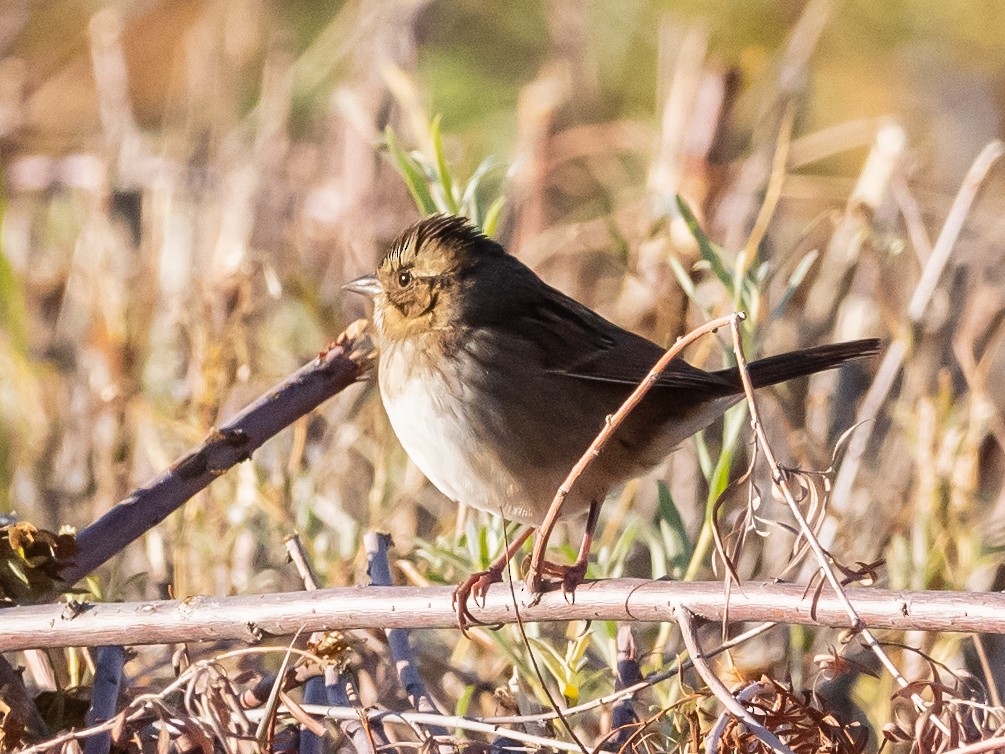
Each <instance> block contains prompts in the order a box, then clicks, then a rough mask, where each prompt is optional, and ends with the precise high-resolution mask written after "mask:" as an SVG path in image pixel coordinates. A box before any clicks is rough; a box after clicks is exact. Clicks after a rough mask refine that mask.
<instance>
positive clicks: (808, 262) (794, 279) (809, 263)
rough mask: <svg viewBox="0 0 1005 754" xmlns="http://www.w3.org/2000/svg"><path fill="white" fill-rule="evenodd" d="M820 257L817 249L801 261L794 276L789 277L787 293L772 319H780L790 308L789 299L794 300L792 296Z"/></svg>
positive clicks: (783, 295) (776, 307)
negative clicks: (786, 308) (788, 307)
mask: <svg viewBox="0 0 1005 754" xmlns="http://www.w3.org/2000/svg"><path fill="white" fill-rule="evenodd" d="M818 256H820V253H819V252H818V251H817V250H816V249H811V250H810V251H809V252H807V253H806V256H804V257H803V258H802V259H800V260H799V264H797V265H796V269H794V270H793V271H792V274H791V275H789V280H788V282H787V283H786V284H785V293H783V294H782V298H781V300H779V302H778V304H777V305H776V306H775V309H774V311H773V312H772V313H771V315H772V317H779V316H781V314H782V312H783V311H785V307H786V306H788V303H789V299H791V298H792V294H794V293H795V292H796V290H797V289H798V288H799V286H800V285H802V283H803V280H805V279H806V276H807V275H808V274H809V271H810V268H811V267H813V263H814V262H816V261H817V257H818Z"/></svg>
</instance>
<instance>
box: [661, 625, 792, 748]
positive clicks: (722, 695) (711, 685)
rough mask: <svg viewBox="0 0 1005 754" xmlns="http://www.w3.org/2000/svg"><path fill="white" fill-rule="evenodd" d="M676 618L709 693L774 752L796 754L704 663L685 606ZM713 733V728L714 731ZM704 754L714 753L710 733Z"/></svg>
mask: <svg viewBox="0 0 1005 754" xmlns="http://www.w3.org/2000/svg"><path fill="white" fill-rule="evenodd" d="M674 615H675V616H676V618H677V625H679V626H680V633H681V638H683V639H684V646H685V647H687V651H688V654H690V655H691V662H692V663H693V664H694V669H695V670H696V671H697V672H698V675H700V676H701V679H702V680H703V681H705V684H706V685H707V686H708V689H709V691H711V692H712V693H713V694H714V695H715V698H716V699H718V700H719V703H720V704H722V706H723V707H725V708H726V710H727V711H728V712H729V713H730V714H732V715H733V716H734V717H736V718H739V719H740V720H742V721H743V724H744V725H746V726H747V729H748V730H749V731H750V732H751V733H753V734H754V735H755V736H756V737H757V738H758V739H760V740H761V741H763V742H764V743H766V744H767V745H768V746H770V747H771V748H772V749H774V750H775V751H779V752H782V754H795V753H794V752H793V751H792V749H790V748H789V747H788V746H786V745H785V744H783V743H782V742H781V740H780V739H779V738H778V736H776V735H775V734H774V733H772V732H771V731H770V730H768V729H767V728H765V727H764V726H763V725H761V724H760V723H759V722H757V720H756V719H754V716H753V715H751V714H750V713H749V712H748V711H747V710H746V709H745V708H744V706H743V705H742V704H740V703H739V702H738V701H737V700H736V697H735V696H733V695H732V693H730V691H729V689H728V688H726V684H724V683H723V682H722V681H721V680H719V676H717V675H716V674H715V671H713V670H712V668H711V666H710V665H709V664H708V662H707V661H706V660H705V655H704V654H703V653H702V651H701V647H700V646H699V645H698V630H697V627H696V626H695V622H694V614H693V613H691V611H690V610H688V609H687V608H686V607H680V608H679V609H677V610H675V611H674ZM713 730H714V729H713ZM705 751H708V752H711V751H713V749H712V739H711V734H710V737H709V739H707V740H706V745H705Z"/></svg>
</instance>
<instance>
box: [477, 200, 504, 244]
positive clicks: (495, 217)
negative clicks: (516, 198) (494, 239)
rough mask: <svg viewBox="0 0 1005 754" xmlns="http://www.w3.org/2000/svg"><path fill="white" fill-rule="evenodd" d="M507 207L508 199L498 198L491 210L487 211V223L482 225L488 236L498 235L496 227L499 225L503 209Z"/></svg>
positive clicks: (491, 205)
mask: <svg viewBox="0 0 1005 754" xmlns="http://www.w3.org/2000/svg"><path fill="white" fill-rule="evenodd" d="M505 206H506V197H505V196H500V197H498V198H497V199H496V200H495V201H494V202H492V204H490V205H489V208H488V209H487V210H486V211H485V221H484V222H483V223H482V230H483V231H484V232H485V235H487V236H494V235H495V234H496V226H497V225H498V224H499V216H500V214H501V213H502V208H503V207H505Z"/></svg>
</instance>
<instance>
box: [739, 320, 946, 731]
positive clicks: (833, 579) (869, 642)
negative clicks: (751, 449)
mask: <svg viewBox="0 0 1005 754" xmlns="http://www.w3.org/2000/svg"><path fill="white" fill-rule="evenodd" d="M741 319H742V316H741V315H740V314H734V315H733V317H732V318H731V320H730V323H729V327H730V332H731V333H732V335H733V355H734V356H735V358H736V365H737V369H738V370H739V372H740V381H741V382H742V383H743V392H744V394H745V395H746V398H747V406H748V408H749V410H750V427H751V429H753V431H754V435H755V436H756V438H757V444H758V445H759V446H760V448H761V450H762V451H763V452H764V459H765V461H767V463H768V467H769V468H770V469H771V481H772V483H773V484H774V486H775V489H777V490H778V491H779V492H780V493H781V494H782V497H784V498H785V502H786V504H788V506H789V511H790V512H791V513H792V517H793V518H794V519H795V520H796V522H797V523H798V524H799V530H800V532H801V533H802V536H803V538H804V539H805V540H806V543H807V544H808V545H809V547H810V549H811V550H812V551H813V555H814V556H815V557H816V560H817V563H818V564H819V566H820V570H821V571H822V572H823V574H824V577H825V578H826V579H827V581H828V583H829V584H830V585H831V588H832V589H833V590H834V594H835V596H836V597H837V599H838V601H839V602H840V603H841V606H842V607H843V608H844V610H845V612H846V613H847V615H848V621H849V623H850V626H851V628H852V630H853V631H855V632H856V633H858V634H859V635H860V636H861V637H862V640H863V641H864V642H865V644H866V646H868V647H869V649H871V650H872V652H873V654H875V655H876V657H877V658H879V661H880V663H882V665H883V667H885V668H886V669H887V671H888V672H889V673H890V675H892V676H893V678H894V680H896V681H897V684H898V685H899V686H900V687H901V688H906V687H907V686H908V681H907V679H906V678H904V676H903V674H902V673H901V672H900V670H898V669H897V666H896V665H894V664H893V661H892V660H891V659H890V658H889V657H888V656H887V654H886V652H885V651H884V650H883V647H882V646H880V644H879V642H878V641H877V640H876V637H875V636H873V635H872V632H871V631H870V630H869V629H868V627H867V626H866V625H865V623H864V622H863V621H862V618H861V617H860V616H859V614H858V611H856V610H855V607H854V606H853V605H852V603H851V600H849V599H848V596H847V595H846V594H845V589H844V587H843V586H842V584H841V581H840V579H839V578H838V576H837V573H836V572H835V570H834V565H833V563H832V562H831V558H830V556H829V555H828V554H827V553H826V552H824V549H823V546H822V545H821V544H820V540H818V539H817V536H816V534H815V533H814V531H813V529H812V527H811V526H810V524H809V522H808V521H807V520H806V517H805V516H804V515H803V512H802V510H801V509H800V507H799V503H797V502H796V498H795V495H794V494H793V492H792V489H791V487H789V484H788V481H787V476H786V473H785V472H784V471H783V470H782V467H781V464H779V463H778V460H777V459H776V458H775V454H774V451H772V449H771V446H770V444H769V443H768V437H767V435H766V434H765V432H764V425H763V424H761V416H760V413H759V411H758V408H757V401H756V400H755V398H754V385H753V383H752V382H751V380H750V373H749V372H748V370H747V360H746V357H745V356H744V354H743V336H742V335H741V333H740V320H741ZM816 599H817V598H816V597H814V601H816ZM911 699H912V701H913V702H914V703H915V706H917V707H918V709H924V708H925V707H926V706H927V705H926V704H925V701H924V700H923V699H922V698H921V697H920V696H919V695H918V694H917V693H914V694H911ZM933 721H934V723H935V724H936V725H937V726H939V727H940V728H942V727H943V724H942V722H941V721H940V720H938V719H937V718H933ZM943 732H948V731H943Z"/></svg>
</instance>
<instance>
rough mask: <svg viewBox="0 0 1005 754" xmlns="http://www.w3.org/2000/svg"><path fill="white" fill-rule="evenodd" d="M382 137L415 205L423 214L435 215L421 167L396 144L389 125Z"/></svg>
mask: <svg viewBox="0 0 1005 754" xmlns="http://www.w3.org/2000/svg"><path fill="white" fill-rule="evenodd" d="M384 137H385V139H386V141H387V151H388V152H390V154H391V157H392V158H393V159H394V163H395V165H397V167H398V172H399V173H401V177H402V178H404V179H405V185H406V186H408V190H409V191H410V192H411V194H412V198H413V199H414V200H415V206H416V207H418V208H419V211H420V212H422V213H423V214H426V215H435V214H436V210H437V208H436V202H435V201H434V200H433V195H432V193H431V192H430V190H429V183H428V181H427V179H426V178H425V176H423V174H422V171H421V168H420V167H419V166H418V164H417V163H416V162H415V160H414V159H413V158H412V156H411V155H409V154H408V153H407V152H405V151H404V150H403V149H402V148H401V147H400V146H399V145H398V140H397V139H396V138H395V136H394V130H393V129H392V128H391V127H390V126H388V127H387V128H386V129H385V131H384Z"/></svg>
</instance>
